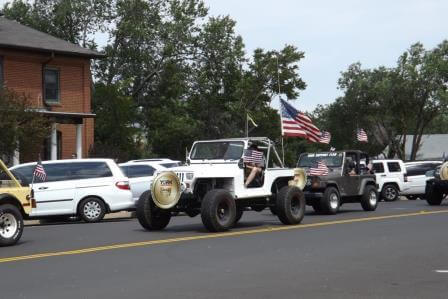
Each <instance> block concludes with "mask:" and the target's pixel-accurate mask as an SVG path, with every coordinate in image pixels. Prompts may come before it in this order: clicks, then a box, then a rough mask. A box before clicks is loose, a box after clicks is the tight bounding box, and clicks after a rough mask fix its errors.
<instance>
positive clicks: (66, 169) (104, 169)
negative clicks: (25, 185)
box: [44, 162, 112, 182]
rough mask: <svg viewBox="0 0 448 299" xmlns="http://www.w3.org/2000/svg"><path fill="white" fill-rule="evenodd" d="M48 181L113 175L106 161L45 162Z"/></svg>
mask: <svg viewBox="0 0 448 299" xmlns="http://www.w3.org/2000/svg"><path fill="white" fill-rule="evenodd" d="M44 168H45V172H46V173H47V180H46V181H47V182H58V181H69V180H84V179H94V178H104V177H111V176H112V172H111V171H110V169H109V166H107V164H106V163H105V162H75V163H54V164H53V163H52V164H44Z"/></svg>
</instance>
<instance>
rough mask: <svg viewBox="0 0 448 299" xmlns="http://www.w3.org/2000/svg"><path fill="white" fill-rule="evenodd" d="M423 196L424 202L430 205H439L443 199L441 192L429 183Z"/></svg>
mask: <svg viewBox="0 0 448 299" xmlns="http://www.w3.org/2000/svg"><path fill="white" fill-rule="evenodd" d="M425 197H426V202H427V203H428V204H429V205H430V206H440V204H441V203H442V200H443V194H442V192H440V190H438V189H437V188H435V186H434V185H431V186H429V187H427V188H426V195H425Z"/></svg>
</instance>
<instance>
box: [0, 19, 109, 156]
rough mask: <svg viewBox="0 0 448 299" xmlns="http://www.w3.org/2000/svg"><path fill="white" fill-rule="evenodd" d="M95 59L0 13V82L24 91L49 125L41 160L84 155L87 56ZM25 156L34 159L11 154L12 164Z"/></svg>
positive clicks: (88, 138)
mask: <svg viewBox="0 0 448 299" xmlns="http://www.w3.org/2000/svg"><path fill="white" fill-rule="evenodd" d="M101 57H103V55H102V54H100V53H98V52H95V51H92V50H89V49H85V48H82V47H80V46H78V45H74V44H72V43H69V42H66V41H64V40H61V39H58V38H55V37H53V36H51V35H48V34H45V33H43V32H40V31H37V30H34V29H32V28H30V27H27V26H23V25H21V24H19V23H17V22H15V21H11V20H8V19H6V18H4V17H1V16H0V84H1V85H3V86H5V87H6V88H9V89H11V90H14V91H16V92H18V93H21V94H25V95H26V96H27V97H28V98H29V99H30V100H31V101H32V103H33V106H34V107H35V109H36V111H39V112H38V113H42V114H44V115H46V116H47V117H49V118H50V119H51V121H52V123H53V126H52V132H51V136H49V138H48V139H47V140H45V141H43V142H44V150H43V152H42V153H41V155H42V159H43V160H50V159H51V160H56V159H67V158H72V157H73V156H76V157H77V158H82V157H87V156H88V151H89V148H90V147H91V145H92V144H93V138H94V136H93V122H94V114H92V113H91V86H92V78H91V73H90V60H91V59H94V58H101ZM36 156H37V153H36ZM30 160H36V157H24V156H22V157H20V153H19V152H18V151H16V153H15V154H14V164H16V163H19V161H20V163H23V162H27V161H30Z"/></svg>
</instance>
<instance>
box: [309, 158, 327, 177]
mask: <svg viewBox="0 0 448 299" xmlns="http://www.w3.org/2000/svg"><path fill="white" fill-rule="evenodd" d="M308 174H309V175H328V167H327V165H325V163H324V161H322V160H320V161H319V162H317V167H311V168H310V169H309V170H308Z"/></svg>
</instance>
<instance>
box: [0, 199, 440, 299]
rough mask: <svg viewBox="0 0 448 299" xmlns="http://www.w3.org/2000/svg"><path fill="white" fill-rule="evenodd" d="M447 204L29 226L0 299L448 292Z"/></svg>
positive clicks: (2, 253) (7, 255) (10, 260)
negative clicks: (205, 223) (288, 219)
mask: <svg viewBox="0 0 448 299" xmlns="http://www.w3.org/2000/svg"><path fill="white" fill-rule="evenodd" d="M447 227H448V203H444V204H443V205H442V206H440V207H430V206H428V205H427V204H426V202H425V201H399V202H393V203H380V205H379V207H378V209H377V211H375V212H364V211H362V209H361V207H360V205H359V204H350V205H344V206H343V207H342V210H341V213H339V214H338V215H334V216H324V215H316V214H314V213H313V212H312V210H311V209H310V210H308V211H307V214H306V216H305V218H304V221H303V223H302V224H301V225H298V226H283V225H281V224H280V222H279V221H278V219H277V218H276V217H275V216H273V215H271V214H270V213H269V211H268V210H265V211H263V212H261V213H256V212H247V213H245V214H244V215H243V218H242V220H241V222H240V223H239V224H238V226H237V227H236V228H235V229H233V230H232V231H231V232H230V233H224V234H210V233H207V232H205V230H204V229H203V227H202V224H201V220H200V217H196V218H189V217H187V216H179V217H175V218H173V219H172V222H171V223H170V225H169V226H168V228H167V229H166V230H164V231H162V232H147V231H144V230H143V229H142V228H141V226H140V225H139V224H138V222H137V221H136V220H135V219H118V220H110V221H105V222H101V223H96V224H85V223H69V224H54V225H40V226H27V227H26V228H25V232H24V235H23V237H22V239H21V241H20V243H19V244H18V245H16V246H14V247H7V248H0V271H1V273H2V275H1V279H0V298H324V297H327V298H447V297H448V238H447V236H448V234H447Z"/></svg>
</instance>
